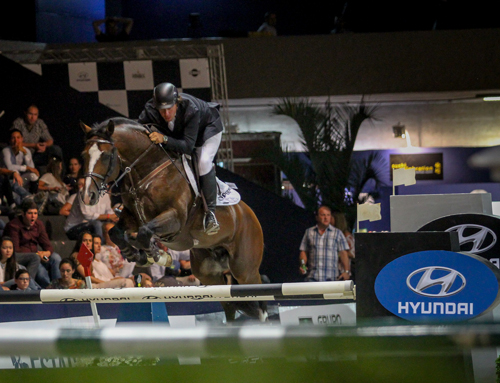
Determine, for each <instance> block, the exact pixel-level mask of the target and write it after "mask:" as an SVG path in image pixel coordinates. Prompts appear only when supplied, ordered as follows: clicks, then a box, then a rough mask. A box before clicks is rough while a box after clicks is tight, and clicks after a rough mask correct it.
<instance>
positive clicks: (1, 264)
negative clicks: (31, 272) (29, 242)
mask: <svg viewBox="0 0 500 383" xmlns="http://www.w3.org/2000/svg"><path fill="white" fill-rule="evenodd" d="M19 269H26V268H25V267H24V266H21V265H20V264H19V263H17V262H16V251H15V250H14V243H13V242H12V239H11V238H10V237H7V236H4V237H2V239H1V240H0V286H1V288H2V289H3V290H10V287H11V286H12V285H13V284H14V283H15V279H14V277H15V275H16V271H17V270H19ZM29 286H30V287H31V289H33V290H40V286H39V285H38V284H37V283H36V282H35V281H34V280H33V278H30V285H29Z"/></svg>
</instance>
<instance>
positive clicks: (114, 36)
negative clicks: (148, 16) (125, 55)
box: [92, 17, 134, 42]
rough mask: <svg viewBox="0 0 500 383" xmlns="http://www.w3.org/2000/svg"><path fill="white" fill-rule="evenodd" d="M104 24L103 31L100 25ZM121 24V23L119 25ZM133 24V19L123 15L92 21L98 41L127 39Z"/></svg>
mask: <svg viewBox="0 0 500 383" xmlns="http://www.w3.org/2000/svg"><path fill="white" fill-rule="evenodd" d="M103 24H104V26H105V28H104V29H105V31H104V32H103V31H102V29H101V26H102V25H103ZM120 24H121V25H120ZM133 25H134V20H133V19H130V18H125V17H106V18H105V19H102V20H95V21H94V22H93V23H92V27H93V28H94V34H95V39H96V40H97V41H99V42H114V41H127V40H129V38H130V32H131V31H132V27H133Z"/></svg>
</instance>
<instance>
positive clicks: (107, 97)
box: [98, 90, 128, 117]
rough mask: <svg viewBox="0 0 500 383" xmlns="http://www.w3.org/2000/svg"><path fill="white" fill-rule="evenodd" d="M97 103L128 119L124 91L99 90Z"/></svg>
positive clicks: (125, 92) (125, 93)
mask: <svg viewBox="0 0 500 383" xmlns="http://www.w3.org/2000/svg"><path fill="white" fill-rule="evenodd" d="M98 95H99V102H100V103H101V104H104V105H106V106H107V107H108V108H110V109H113V110H115V111H117V112H118V113H120V114H123V115H124V116H125V117H128V102H127V91H126V90H100V91H99V92H98Z"/></svg>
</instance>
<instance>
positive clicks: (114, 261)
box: [95, 245, 135, 277]
mask: <svg viewBox="0 0 500 383" xmlns="http://www.w3.org/2000/svg"><path fill="white" fill-rule="evenodd" d="M95 256H96V259H98V260H99V261H102V262H104V263H105V264H106V265H107V266H108V268H109V269H110V270H111V272H112V273H113V275H115V276H117V275H120V276H122V277H126V276H130V275H131V274H132V271H133V269H134V266H135V262H133V263H134V266H132V267H131V269H129V272H127V275H123V274H122V270H123V269H124V267H125V265H126V260H125V259H123V257H122V255H121V253H120V249H119V248H118V247H115V246H109V245H102V246H101V251H100V252H98V253H96V255H95Z"/></svg>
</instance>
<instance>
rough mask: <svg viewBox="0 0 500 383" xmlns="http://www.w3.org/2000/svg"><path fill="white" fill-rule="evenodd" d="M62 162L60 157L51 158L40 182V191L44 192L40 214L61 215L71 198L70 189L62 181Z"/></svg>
mask: <svg viewBox="0 0 500 383" xmlns="http://www.w3.org/2000/svg"><path fill="white" fill-rule="evenodd" d="M61 173H62V161H61V159H60V158H59V157H51V158H50V159H49V163H48V165H47V173H45V174H44V175H43V176H42V177H41V178H40V180H39V181H38V190H39V191H42V192H44V202H45V203H44V204H43V208H40V214H42V213H45V214H49V215H56V214H59V211H60V210H61V208H62V207H63V206H64V204H65V203H66V199H67V197H68V196H69V192H68V188H67V187H66V184H65V183H64V182H63V181H62V178H61Z"/></svg>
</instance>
